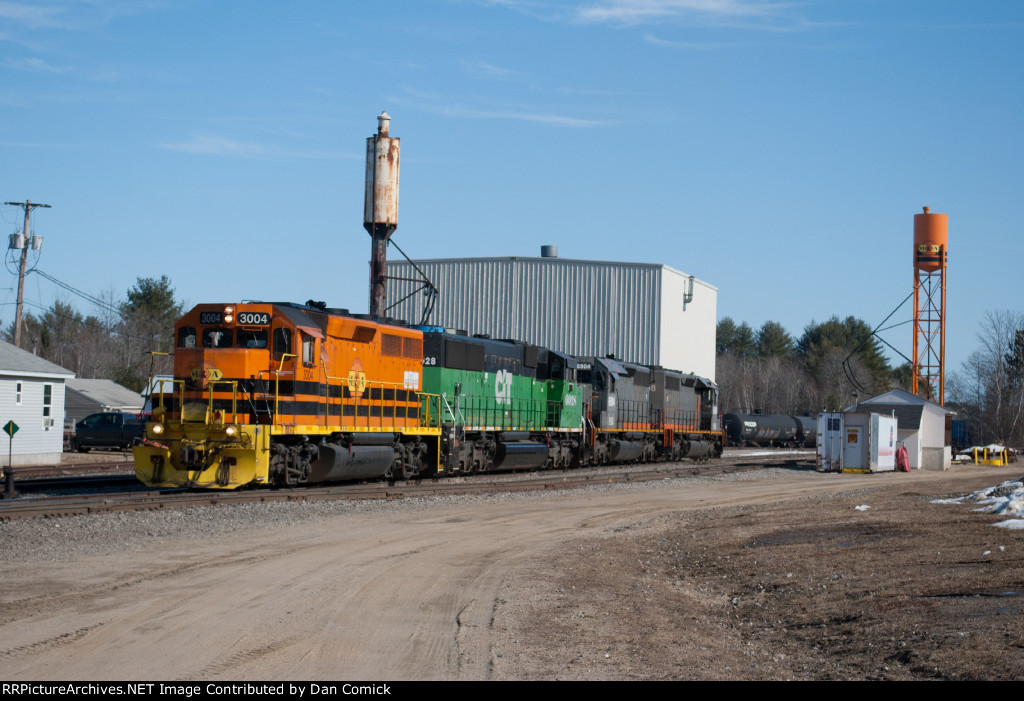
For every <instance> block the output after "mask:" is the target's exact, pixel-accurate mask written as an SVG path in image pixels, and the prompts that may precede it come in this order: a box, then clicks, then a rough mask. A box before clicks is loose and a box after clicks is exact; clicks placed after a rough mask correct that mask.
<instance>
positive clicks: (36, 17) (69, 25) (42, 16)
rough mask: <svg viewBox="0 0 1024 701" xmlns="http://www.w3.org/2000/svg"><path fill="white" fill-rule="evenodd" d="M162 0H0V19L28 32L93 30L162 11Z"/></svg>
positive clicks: (163, 6)
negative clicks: (44, 2)
mask: <svg viewBox="0 0 1024 701" xmlns="http://www.w3.org/2000/svg"><path fill="white" fill-rule="evenodd" d="M167 6H168V3H166V2H164V1H163V0H88V1H87V2H70V1H65V2H56V3H52V4H51V5H50V6H49V7H41V6H39V5H38V4H32V3H24V2H9V1H7V0H0V20H8V21H9V22H11V23H15V24H19V25H21V26H23V27H26V28H29V29H40V28H45V29H68V30H72V31H82V30H91V29H95V28H96V27H97V26H102V25H105V24H108V23H110V22H111V21H113V20H115V19H118V18H120V17H128V16H131V15H139V14H144V13H146V12H153V11H157V10H162V9H164V8H166V7H167Z"/></svg>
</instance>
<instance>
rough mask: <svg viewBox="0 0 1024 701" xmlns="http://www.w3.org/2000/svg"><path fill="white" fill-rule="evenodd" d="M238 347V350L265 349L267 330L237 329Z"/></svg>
mask: <svg viewBox="0 0 1024 701" xmlns="http://www.w3.org/2000/svg"><path fill="white" fill-rule="evenodd" d="M238 347H239V348H266V347H267V330H266V329H239V330H238Z"/></svg>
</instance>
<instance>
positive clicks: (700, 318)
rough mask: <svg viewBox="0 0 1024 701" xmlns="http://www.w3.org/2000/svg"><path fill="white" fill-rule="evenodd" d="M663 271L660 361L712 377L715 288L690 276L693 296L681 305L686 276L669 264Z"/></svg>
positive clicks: (716, 306) (686, 282) (686, 281)
mask: <svg viewBox="0 0 1024 701" xmlns="http://www.w3.org/2000/svg"><path fill="white" fill-rule="evenodd" d="M663 270H664V273H663V278H662V295H661V318H662V324H661V340H660V349H659V357H660V358H661V362H660V364H661V365H663V366H664V367H667V368H671V369H673V370H680V371H682V372H688V373H692V374H694V375H700V376H701V377H706V378H708V379H710V380H714V379H715V342H716V338H715V333H716V330H717V318H718V289H717V288H715V287H713V286H711V285H709V284H707V283H706V282H704V281H702V280H697V279H694V281H693V299H692V300H691V301H690V302H688V303H686V305H685V307H684V305H683V300H684V299H685V295H686V293H687V292H688V291H689V289H690V279H689V276H688V275H684V274H683V273H680V272H679V271H678V270H673V269H672V268H669V267H665V268H664V269H663Z"/></svg>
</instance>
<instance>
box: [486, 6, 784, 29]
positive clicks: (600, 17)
mask: <svg viewBox="0 0 1024 701" xmlns="http://www.w3.org/2000/svg"><path fill="white" fill-rule="evenodd" d="M477 2H480V3H481V4H483V5H487V6H492V7H503V8H506V9H509V10H514V11H516V12H519V13H521V14H524V15H527V16H530V17H535V18H537V19H541V20H545V21H556V22H569V23H574V24H610V25H617V26H637V25H645V24H666V23H678V24H700V25H736V24H738V23H743V24H744V26H749V27H751V28H753V27H765V26H773V25H774V24H776V23H778V22H780V21H788V22H793V21H796V22H799V20H798V19H795V18H792V17H786V16H785V13H784V11H785V10H787V9H789V8H791V7H793V5H794V3H792V2H789V1H781V2H780V1H777V0H576V1H572V0H570V1H567V2H556V3H551V2H547V1H546V0H477Z"/></svg>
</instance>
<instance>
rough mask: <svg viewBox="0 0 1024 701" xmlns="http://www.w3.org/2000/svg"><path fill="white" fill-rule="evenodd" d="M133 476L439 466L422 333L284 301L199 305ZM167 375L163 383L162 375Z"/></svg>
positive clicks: (306, 473)
mask: <svg viewBox="0 0 1024 701" xmlns="http://www.w3.org/2000/svg"><path fill="white" fill-rule="evenodd" d="M175 341H176V343H175V345H176V347H175V352H174V380H173V381H172V382H171V383H170V384H171V385H172V386H171V387H166V386H161V388H160V394H159V395H157V397H156V400H157V401H156V402H155V404H156V407H155V409H154V412H153V421H151V422H150V423H149V424H147V427H146V438H145V440H144V442H143V444H142V445H140V446H138V447H136V448H135V449H134V454H135V455H134V456H135V471H136V475H137V476H138V478H139V479H140V480H141V481H142V482H144V483H145V484H147V485H150V486H153V487H203V488H211V489H233V488H236V487H239V486H242V485H249V484H276V485H298V484H305V483H310V482H326V481H335V480H349V479H366V478H376V477H396V478H397V477H409V476H412V475H415V474H417V473H419V472H421V471H431V472H432V471H433V470H434V469H436V468H437V466H438V459H439V450H438V445H439V440H440V433H441V431H440V427H439V426H438V425H436V424H437V421H436V417H437V415H438V413H439V411H440V398H439V397H437V396H433V395H430V394H428V393H424V392H423V391H422V386H421V376H422V371H421V367H422V358H423V334H422V332H420V331H417V330H415V329H410V328H406V327H401V326H395V325H388V324H381V323H376V322H373V321H370V320H368V319H366V318H359V317H354V316H351V315H348V314H347V312H346V311H345V310H340V309H326V308H321V307H316V306H309V305H299V304H287V303H257V302H254V303H244V304H202V305H199V306H197V307H195V308H194V309H192V310H191V311H190V312H188V313H187V314H186V315H185V316H184V317H182V319H181V320H180V321H179V322H178V323H177V325H176V327H175ZM161 384H165V383H161Z"/></svg>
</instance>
